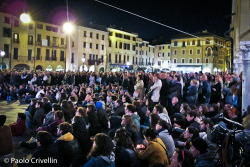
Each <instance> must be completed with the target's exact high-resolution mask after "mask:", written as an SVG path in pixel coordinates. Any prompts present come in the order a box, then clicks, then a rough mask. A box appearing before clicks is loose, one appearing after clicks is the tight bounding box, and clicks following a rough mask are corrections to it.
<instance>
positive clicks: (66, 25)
mask: <svg viewBox="0 0 250 167" xmlns="http://www.w3.org/2000/svg"><path fill="white" fill-rule="evenodd" d="M63 30H64V31H65V32H66V33H68V34H70V33H72V32H73V30H74V26H73V24H71V23H69V22H67V23H64V24H63Z"/></svg>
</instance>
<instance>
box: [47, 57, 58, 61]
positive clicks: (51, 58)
mask: <svg viewBox="0 0 250 167" xmlns="http://www.w3.org/2000/svg"><path fill="white" fill-rule="evenodd" d="M45 61H57V57H45Z"/></svg>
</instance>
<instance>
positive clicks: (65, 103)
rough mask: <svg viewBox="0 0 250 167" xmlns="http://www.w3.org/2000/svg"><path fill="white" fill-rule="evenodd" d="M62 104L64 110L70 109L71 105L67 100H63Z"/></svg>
mask: <svg viewBox="0 0 250 167" xmlns="http://www.w3.org/2000/svg"><path fill="white" fill-rule="evenodd" d="M61 104H62V108H66V109H69V103H68V101H67V100H63V101H62V103H61Z"/></svg>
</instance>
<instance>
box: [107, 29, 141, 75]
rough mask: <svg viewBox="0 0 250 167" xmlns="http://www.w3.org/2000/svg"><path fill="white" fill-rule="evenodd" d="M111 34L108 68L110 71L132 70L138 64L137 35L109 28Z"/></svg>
mask: <svg viewBox="0 0 250 167" xmlns="http://www.w3.org/2000/svg"><path fill="white" fill-rule="evenodd" d="M107 30H108V33H109V48H108V57H107V59H108V60H107V62H108V68H107V69H110V70H112V69H113V70H115V71H120V69H129V70H132V69H133V68H134V65H135V64H136V60H137V62H138V58H137V56H136V38H137V37H138V35H137V34H135V33H129V32H126V31H122V30H118V29H114V28H107Z"/></svg>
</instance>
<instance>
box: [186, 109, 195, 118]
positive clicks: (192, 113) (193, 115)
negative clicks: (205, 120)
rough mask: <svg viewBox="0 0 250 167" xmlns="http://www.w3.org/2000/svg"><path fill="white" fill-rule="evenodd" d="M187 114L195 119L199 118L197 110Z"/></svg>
mask: <svg viewBox="0 0 250 167" xmlns="http://www.w3.org/2000/svg"><path fill="white" fill-rule="evenodd" d="M187 114H188V115H190V116H191V117H194V118H195V117H197V112H196V111H195V110H191V111H188V112H187Z"/></svg>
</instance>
